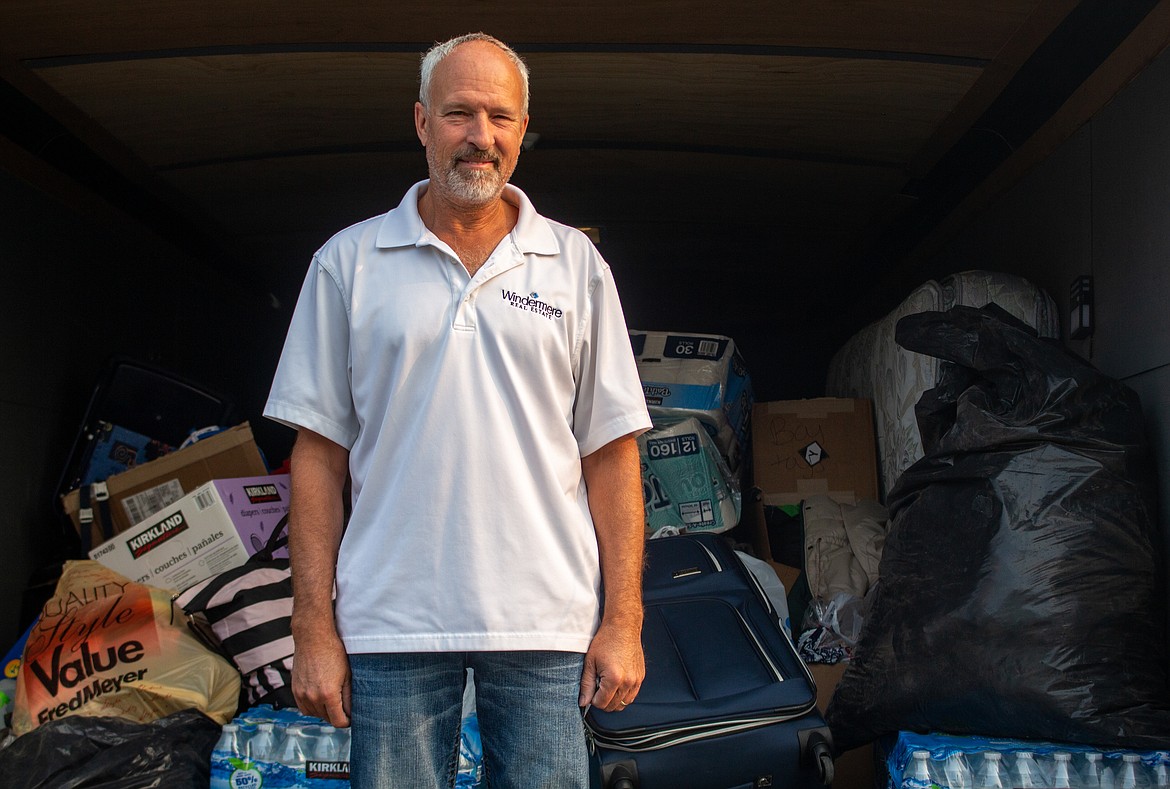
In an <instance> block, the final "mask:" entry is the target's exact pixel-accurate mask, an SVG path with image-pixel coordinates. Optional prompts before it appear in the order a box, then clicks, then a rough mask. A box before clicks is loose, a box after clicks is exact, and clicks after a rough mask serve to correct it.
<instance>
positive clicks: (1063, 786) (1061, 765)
mask: <svg viewBox="0 0 1170 789" xmlns="http://www.w3.org/2000/svg"><path fill="white" fill-rule="evenodd" d="M1080 785H1081V782H1080V780H1079V776H1078V775H1077V774H1076V771H1075V770H1074V769H1073V766H1072V754H1071V753H1065V752H1063V751H1056V752H1055V753H1053V754H1052V789H1079V787H1080Z"/></svg>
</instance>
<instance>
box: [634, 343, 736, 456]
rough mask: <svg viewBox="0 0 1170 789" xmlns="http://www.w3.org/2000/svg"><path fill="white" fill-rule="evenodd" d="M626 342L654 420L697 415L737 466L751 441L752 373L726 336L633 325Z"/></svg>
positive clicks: (656, 421)
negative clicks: (667, 330) (648, 329)
mask: <svg viewBox="0 0 1170 789" xmlns="http://www.w3.org/2000/svg"><path fill="white" fill-rule="evenodd" d="M630 343H631V345H632V346H633V349H634V358H635V360H636V361H637V363H638V375H639V377H640V378H641V379H642V391H643V393H645V395H646V405H647V406H648V408H649V410H650V416H651V417H652V418H654V421H655V424H658V423H659V422H660V417H664V416H666V417H673V418H675V419H681V418H685V417H694V418H696V419H698V420H699V421H700V422H701V423H702V425H703V427H704V428H705V429H706V430H707V433H708V434H709V435H710V436H711V437H712V438H713V439H715V443H716V445H717V446H718V447H719V450H720V451H721V452H722V453H723V455H724V457H726V458H727V462H728V466H729V467H730V468H731V470H732V471H733V472H734V471H737V470H738V469H739V464H740V460H741V459H742V455H743V453H744V452H746V451H747V448H748V447H749V446H750V444H749V439H750V436H749V435H748V431H749V429H750V427H749V425H750V421H751V412H752V386H751V376H750V375H748V371H747V368H746V367H745V366H744V363H743V358H742V357H741V356H740V355H739V351H738V350H736V347H735V341H734V340H732V339H731V338H730V337H722V336H719V335H714V334H684V333H681V332H679V333H671V332H655V331H631V332H630Z"/></svg>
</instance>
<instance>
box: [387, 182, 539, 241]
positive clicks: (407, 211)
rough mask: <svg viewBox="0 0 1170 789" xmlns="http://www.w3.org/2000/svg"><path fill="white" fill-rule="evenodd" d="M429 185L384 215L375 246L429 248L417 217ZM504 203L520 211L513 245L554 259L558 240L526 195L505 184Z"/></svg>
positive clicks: (424, 228) (415, 188)
mask: <svg viewBox="0 0 1170 789" xmlns="http://www.w3.org/2000/svg"><path fill="white" fill-rule="evenodd" d="M429 183H430V181H419V182H418V183H417V184H415V185H414V186H412V187H410V190H409V191H408V192H407V193H406V195H405V196H404V197H403V198H402V202H401V203H399V204H398V207H397V208H395V209H394V210H393V211H391V212H389V213H388V214H386V216H385V217H384V218H383V219H382V224H381V226H380V227H379V228H378V239H377V246H378V247H379V248H382V249H389V248H392V247H408V246H423V245H425V244H429V243H430V241H429V240H428V237H429V236H430V231H429V230H427V226H426V225H424V224H423V221H422V217H421V216H419V213H418V198H419V196H421V195H422V193H423V192H424V191H425V190H426V187H427V184H429ZM504 199H505V200H507V201H508V202H509V203H511V204H512V205H515V206H517V207H518V208H519V209H520V215H519V217H517V219H516V227H514V228H512V234H511V235H512V241H513V243H514V244H515V246H516V249H517V250H518V251H519V252H521V253H522V254H527V253H531V254H534V255H555V254H557V253H558V252H560V245H559V244H558V243H557V237H556V235H555V234H554V233H553V230H552V227H550V226H549V223H548V220H547V219H545V218H544V217H543V216H541V215H540V214H538V213H536V209H535V208H533V206H532V202H531V201H529V199H528V195H526V194H524V192H522V191H520V189H519V188H517V187H515V186H513V185H512V184H508V185H507V186H505V187H504Z"/></svg>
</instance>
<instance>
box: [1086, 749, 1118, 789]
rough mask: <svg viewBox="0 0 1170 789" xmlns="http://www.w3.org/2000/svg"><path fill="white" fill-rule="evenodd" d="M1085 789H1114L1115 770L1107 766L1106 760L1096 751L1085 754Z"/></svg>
mask: <svg viewBox="0 0 1170 789" xmlns="http://www.w3.org/2000/svg"><path fill="white" fill-rule="evenodd" d="M1081 783H1083V784H1084V785H1085V789H1114V785H1113V770H1112V769H1110V768H1109V767H1107V766H1106V765H1105V759H1104V758H1102V756H1101V754H1100V753H1098V752H1096V751H1090V752H1089V753H1086V754H1085V768H1084V771H1083V772H1082V773H1081Z"/></svg>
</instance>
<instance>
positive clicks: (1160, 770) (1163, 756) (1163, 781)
mask: <svg viewBox="0 0 1170 789" xmlns="http://www.w3.org/2000/svg"><path fill="white" fill-rule="evenodd" d="M1155 756H1156V757H1157V761H1156V762H1154V769H1153V770H1151V772H1152V773H1153V776H1154V786H1155V787H1157V789H1167V787H1170V751H1158V753H1157V754H1155Z"/></svg>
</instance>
